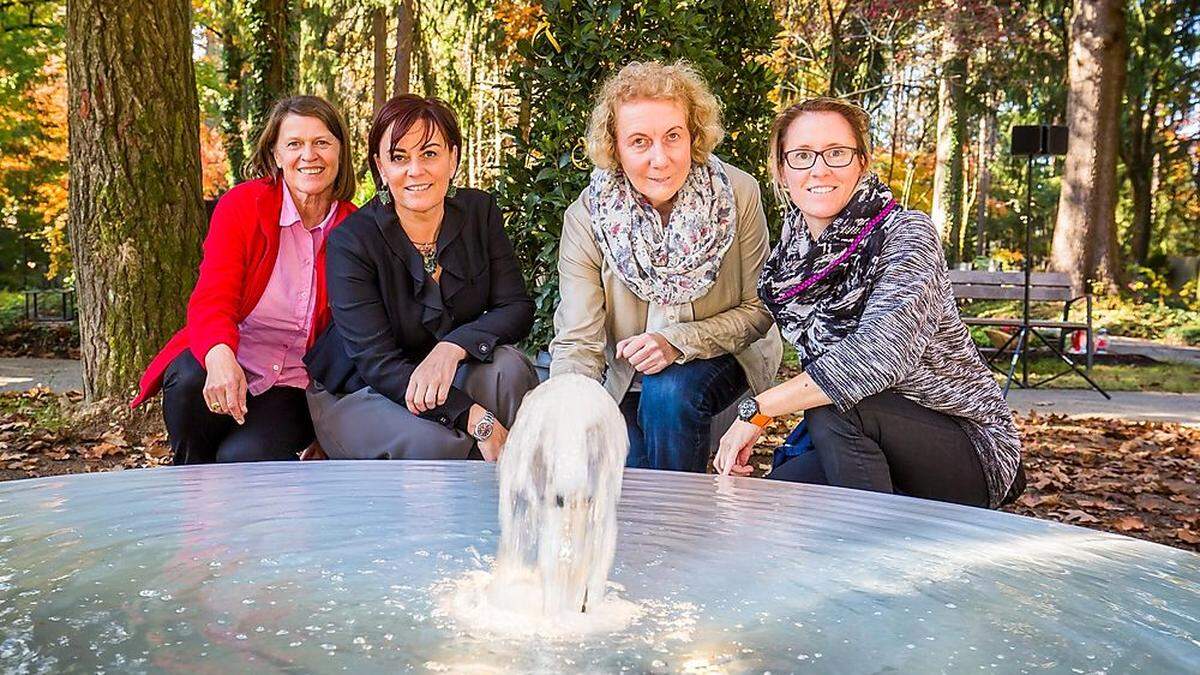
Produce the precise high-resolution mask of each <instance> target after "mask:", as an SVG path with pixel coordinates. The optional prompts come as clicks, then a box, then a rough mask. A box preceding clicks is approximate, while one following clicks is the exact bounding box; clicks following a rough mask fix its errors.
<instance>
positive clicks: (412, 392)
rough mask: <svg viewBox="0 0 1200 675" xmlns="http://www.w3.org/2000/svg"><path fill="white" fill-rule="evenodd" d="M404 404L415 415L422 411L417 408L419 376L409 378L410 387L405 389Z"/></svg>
mask: <svg viewBox="0 0 1200 675" xmlns="http://www.w3.org/2000/svg"><path fill="white" fill-rule="evenodd" d="M404 405H405V406H406V407H407V408H408V411H409V412H410V413H412V414H414V415H416V414H418V413H420V412H421V411H419V410H417V378H415V377H410V378H409V379H408V387H406V388H405V389H404Z"/></svg>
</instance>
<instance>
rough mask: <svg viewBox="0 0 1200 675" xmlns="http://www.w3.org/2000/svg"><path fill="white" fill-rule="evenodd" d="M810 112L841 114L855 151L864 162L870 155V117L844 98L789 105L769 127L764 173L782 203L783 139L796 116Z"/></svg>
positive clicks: (783, 196) (783, 198)
mask: <svg viewBox="0 0 1200 675" xmlns="http://www.w3.org/2000/svg"><path fill="white" fill-rule="evenodd" d="M810 112H832V113H837V114H839V115H841V116H842V118H844V119H845V120H846V122H848V123H849V124H850V128H851V129H853V130H854V144H855V146H857V147H856V148H855V149H856V150H858V151H859V153H860V154H861V155H862V157H863V159H864V160H865V159H868V158H870V156H871V115H870V114H868V113H867V111H866V110H863V109H862V107H860V106H858V105H856V104H854V103H853V102H851V101H847V100H846V99H843V98H830V97H828V96H818V97H817V98H810V99H807V100H805V101H801V102H799V103H797V104H795V105H793V106H791V107H790V108H788V109H787V110H784V111H783V112H781V113H779V116H778V117H776V118H775V122H774V123H773V124H771V135H770V138H769V140H768V141H767V148H768V149H769V151H768V152H767V172H768V173H769V174H770V175H771V181H772V183H773V184H774V188H775V194H776V196H778V197H780V199H781V200H782V201H783V202H784V203H786V202H787V199H786V198H785V197H786V194H785V192H786V190H784V186H783V184H782V181H781V175H780V174H781V170H782V168H783V137H784V135H785V134H786V133H787V130H788V127H790V126H791V125H792V122H793V121H794V120H795V119H796V118H797V117H799V116H801V115H803V114H804V113H810Z"/></svg>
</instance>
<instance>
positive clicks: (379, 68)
mask: <svg viewBox="0 0 1200 675" xmlns="http://www.w3.org/2000/svg"><path fill="white" fill-rule="evenodd" d="M371 40H372V42H373V43H374V46H375V69H374V74H375V87H374V92H375V100H374V103H375V104H374V106H372V108H371V112H372V114H378V113H379V109H380V108H382V107H383V104H384V103H387V99H388V95H387V85H388V67H387V66H388V63H387V52H388V49H387V12H386V11H385V10H384V9H383V8H382V7H376V8H375V9H374V10H372V11H371Z"/></svg>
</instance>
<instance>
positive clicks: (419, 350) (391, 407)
mask: <svg viewBox="0 0 1200 675" xmlns="http://www.w3.org/2000/svg"><path fill="white" fill-rule="evenodd" d="M369 147H370V148H371V149H372V151H373V152H372V156H371V172H372V174H373V175H374V176H375V180H376V184H377V185H378V186H379V192H378V193H377V194H376V196H375V197H374V198H373V199H372V200H371V201H369V202H368V203H367V204H366V205H364V206H363V207H362V208H361V209H360V210H359V211H358V212H356V213H355V214H354V215H352V216H351V217H349V218H347V219H346V221H345V222H344V223H343V224H342V225H341V227H339V228H338V229H337V230H335V231H334V233H333V234H332V235H330V238H329V243H328V247H327V252H326V268H327V273H326V277H327V280H328V281H327V284H328V289H329V300H330V306H331V308H332V314H333V322H332V325H331V326H330V328H329V330H327V331H326V333H325V334H324V335H322V336H321V338H320V339H319V340H318V341H317V343H316V344H315V345H314V346H313V348H312V350H310V351H309V353H308V356H307V357H306V359H305V362H306V363H307V365H308V369H309V373H310V375H311V376H312V379H313V385H312V386H311V387H310V388H309V391H308V402H309V409H310V411H311V412H312V418H313V425H314V427H315V430H316V435H317V440H318V441H319V442H320V444H321V447H322V448H323V449H324V451H325V453H326V454H327V455H328V456H329V457H331V458H335V459H359V458H362V459H366V458H380V459H383V458H392V459H400V458H419V459H450V458H465V457H469V456H479V455H482V457H483V458H484V459H487V460H489V461H494V460H495V459H497V458H498V457H499V454H500V450H501V448H502V447H503V445H504V440H505V438H506V437H507V435H508V431H507V429H508V427H509V425H511V424H512V421H513V418H514V417H515V416H516V411H517V408H518V406H519V405H520V403H521V399H522V397H524V395H525V393H526V392H528V391H529V390H530V389H532V388H533V387H534V386H536V385H537V382H538V379H537V375H536V373H535V371H534V369H533V366H532V364H530V363H529V360H528V359H527V358H526V357H525V355H524V354H522V353H521V352H520V350H518V349H516V348H515V347H513V346H512V345H513V344H514V343H516V342H518V341H520V340H521V339H522V338H524V337H525V336H526V335H527V334H528V333H529V329H530V327H531V326H532V325H533V312H534V308H533V301H532V300H531V299H530V298H529V295H528V293H527V292H526V291H525V285H524V282H523V281H522V278H521V270H520V267H519V266H518V264H517V260H516V257H515V255H514V254H513V247H512V243H511V242H510V241H509V240H508V237H507V236H506V235H505V233H504V227H503V224H502V222H501V219H500V212H499V210H498V209H497V207H496V202H495V200H494V199H493V198H492V197H491V195H489V194H487V193H486V192H481V191H479V190H470V189H459V190H452V189H451V187H450V186H451V182H452V179H453V174H454V172H455V170H456V169H457V166H458V158H459V151H460V149H461V147H462V135H461V133H460V131H459V127H458V122H457V120H456V119H455V116H454V113H453V112H452V111H451V110H450V109H449V108H448V107H447V106H446V105H445V104H444V103H442V102H441V101H438V100H437V99H427V98H421V97H419V96H414V95H411V94H406V95H403V96H397V97H396V98H393V99H392V100H390V101H388V102H387V104H385V105H384V106H383V107H382V108H381V109H380V111H379V112H378V113H377V114H376V116H375V119H374V121H373V122H372V124H371V131H370V135H369ZM476 453H478V454H476Z"/></svg>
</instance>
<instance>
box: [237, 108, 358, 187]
mask: <svg viewBox="0 0 1200 675" xmlns="http://www.w3.org/2000/svg"><path fill="white" fill-rule="evenodd" d="M288 115H300V116H302V117H314V118H316V119H319V120H321V122H323V123H324V124H325V127H326V128H328V129H329V133H331V134H333V137H334V138H336V139H337V140H338V143H339V144H340V145H341V148H340V151H339V152H338V172H337V177H336V178H334V179H333V198H334V199H336V200H338V201H342V202H348V201H350V200H351V199H352V198H353V197H354V184H355V180H354V167H353V165H352V161H353V160H351V158H350V143H349V142H348V141H349V134H348V133H347V132H346V122H345V121H343V120H342V115H341V113H339V112H338V111H337V110H336V109H335V108H334V107H333V106H332V105H330V103H329V101H326V100H325V99H323V98H321V97H320V96H289V97H287V98H285V99H280V100H279V101H278V102H277V103H275V105H273V106H271V113H270V114H269V115H267V121H266V123H265V124H264V125H263V130H262V133H260V134H259V135H258V142H257V143H255V144H254V152H253V153H252V154H251V155H250V159H248V160H247V161H246V166H245V167H244V168H243V170H242V172H243V173H244V174H245V175H246V177H248V178H272V179H274V178H276V177H277V176H278V175H279V171H280V168H279V166H278V165H276V164H275V155H274V153H273V152H272V151H273V150H274V148H275V142H276V141H278V140H279V126H280V125H281V124H283V119H284V118H285V117H287V116H288Z"/></svg>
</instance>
